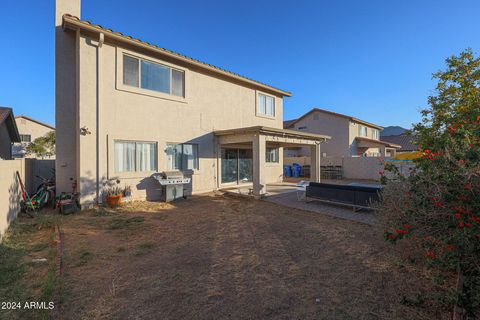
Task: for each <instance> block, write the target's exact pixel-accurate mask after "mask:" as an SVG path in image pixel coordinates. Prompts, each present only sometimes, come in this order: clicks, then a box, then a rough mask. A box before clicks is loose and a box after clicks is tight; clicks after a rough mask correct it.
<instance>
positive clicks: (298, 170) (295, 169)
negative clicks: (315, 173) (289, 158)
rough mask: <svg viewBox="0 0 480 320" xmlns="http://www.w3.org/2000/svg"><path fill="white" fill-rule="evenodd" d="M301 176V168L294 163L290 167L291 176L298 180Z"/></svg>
mask: <svg viewBox="0 0 480 320" xmlns="http://www.w3.org/2000/svg"><path fill="white" fill-rule="evenodd" d="M301 174H302V166H301V165H299V164H298V163H294V164H293V165H292V176H293V177H295V178H299V177H300V176H301Z"/></svg>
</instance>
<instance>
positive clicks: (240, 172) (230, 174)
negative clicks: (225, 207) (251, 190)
mask: <svg viewBox="0 0 480 320" xmlns="http://www.w3.org/2000/svg"><path fill="white" fill-rule="evenodd" d="M252 165H253V160H252V150H251V149H222V177H221V178H222V180H221V183H222V184H228V183H233V184H239V183H246V182H251V181H252V172H253V170H252Z"/></svg>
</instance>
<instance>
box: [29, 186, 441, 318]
mask: <svg viewBox="0 0 480 320" xmlns="http://www.w3.org/2000/svg"><path fill="white" fill-rule="evenodd" d="M61 220H62V221H61V231H62V233H63V241H62V243H63V276H62V281H61V283H62V284H63V285H62V290H61V305H60V306H59V308H56V310H55V312H54V318H58V319H440V318H442V317H444V318H447V317H448V314H444V315H441V314H440V313H439V312H438V311H435V310H438V309H435V308H432V306H431V305H429V304H428V303H424V302H423V298H422V297H423V295H424V294H425V293H427V292H428V291H429V290H430V289H431V288H430V285H431V282H430V281H429V280H426V278H425V277H422V274H421V273H420V271H419V270H418V269H415V268H414V267H412V266H411V265H409V264H407V263H403V262H401V261H400V260H399V259H398V258H395V255H394V254H393V252H392V250H393V249H394V248H393V247H392V246H390V245H389V244H386V243H384V242H383V240H382V239H381V234H380V233H379V232H375V230H374V229H373V227H371V226H368V225H364V224H360V223H356V222H351V221H347V220H341V219H337V218H332V217H328V216H323V215H321V214H318V213H311V212H307V211H301V210H297V209H290V208H287V207H283V206H280V205H277V204H274V203H269V202H266V201H258V200H250V199H245V198H237V197H233V196H222V195H213V194H211V195H208V196H201V197H193V198H190V199H188V200H182V201H180V202H176V203H174V204H161V203H146V202H137V203H133V204H129V205H126V206H124V207H122V208H120V209H118V210H115V211H106V210H103V209H97V210H90V211H86V212H83V213H80V214H77V215H72V216H66V217H62V219H61ZM419 278H420V279H425V280H418V279H419ZM57 307H58V306H57ZM432 310H433V311H432ZM435 312H437V313H435ZM24 319H25V317H24Z"/></svg>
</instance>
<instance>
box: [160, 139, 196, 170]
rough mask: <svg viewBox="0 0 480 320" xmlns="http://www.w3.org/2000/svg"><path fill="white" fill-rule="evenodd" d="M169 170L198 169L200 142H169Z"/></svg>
mask: <svg viewBox="0 0 480 320" xmlns="http://www.w3.org/2000/svg"><path fill="white" fill-rule="evenodd" d="M165 152H166V154H167V170H198V144H191V143H182V144H173V143H169V144H167V149H166V150H165Z"/></svg>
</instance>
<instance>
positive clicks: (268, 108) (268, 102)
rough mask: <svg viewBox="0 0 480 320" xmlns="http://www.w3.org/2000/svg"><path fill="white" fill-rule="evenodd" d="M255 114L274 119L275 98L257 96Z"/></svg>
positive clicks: (259, 94) (263, 95)
mask: <svg viewBox="0 0 480 320" xmlns="http://www.w3.org/2000/svg"><path fill="white" fill-rule="evenodd" d="M257 114H260V115H264V116H269V117H275V98H274V97H272V96H267V95H265V94H263V93H258V95H257Z"/></svg>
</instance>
